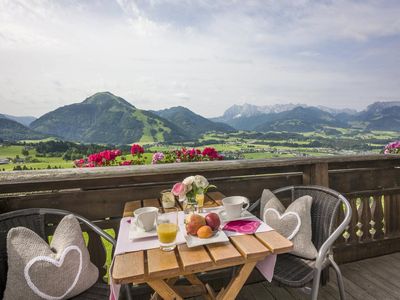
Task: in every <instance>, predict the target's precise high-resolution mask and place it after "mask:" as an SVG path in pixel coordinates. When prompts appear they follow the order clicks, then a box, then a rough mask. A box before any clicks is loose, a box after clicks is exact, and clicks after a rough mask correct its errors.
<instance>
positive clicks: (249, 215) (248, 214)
mask: <svg viewBox="0 0 400 300" xmlns="http://www.w3.org/2000/svg"><path fill="white" fill-rule="evenodd" d="M218 215H219V217H220V218H221V223H227V222H230V221H236V220H245V219H254V218H257V217H256V216H255V215H253V214H252V213H251V212H249V211H247V210H245V211H242V213H241V214H240V217H237V218H229V217H228V216H227V214H226V211H225V210H220V211H219V212H218Z"/></svg>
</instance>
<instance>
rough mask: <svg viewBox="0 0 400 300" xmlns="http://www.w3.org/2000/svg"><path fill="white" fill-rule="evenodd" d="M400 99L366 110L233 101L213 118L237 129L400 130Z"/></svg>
mask: <svg viewBox="0 0 400 300" xmlns="http://www.w3.org/2000/svg"><path fill="white" fill-rule="evenodd" d="M399 112H400V101H392V102H375V103H373V104H371V105H369V106H368V107H367V108H366V109H365V110H363V111H360V112H357V111H355V110H351V109H333V108H329V107H324V106H317V107H313V106H308V105H303V104H278V105H276V106H255V105H251V104H244V105H233V106H232V107H230V108H229V109H227V110H226V111H225V113H224V114H223V115H222V116H221V117H217V118H212V120H213V121H216V122H224V123H226V124H228V125H230V126H232V127H233V128H235V129H237V130H254V131H289V132H306V131H313V130H318V129H321V128H322V127H324V126H333V127H342V128H358V129H365V130H393V131H400V114H399Z"/></svg>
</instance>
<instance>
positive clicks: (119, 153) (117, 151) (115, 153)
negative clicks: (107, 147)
mask: <svg viewBox="0 0 400 300" xmlns="http://www.w3.org/2000/svg"><path fill="white" fill-rule="evenodd" d="M112 151H113V152H114V155H115V156H120V155H121V154H122V151H121V150H120V149H115V150H112Z"/></svg>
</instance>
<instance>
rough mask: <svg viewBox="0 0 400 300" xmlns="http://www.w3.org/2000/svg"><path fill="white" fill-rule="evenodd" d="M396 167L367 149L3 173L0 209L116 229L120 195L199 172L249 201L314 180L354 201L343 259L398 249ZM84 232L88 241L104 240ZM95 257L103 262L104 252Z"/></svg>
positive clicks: (398, 160) (152, 190) (153, 194)
mask: <svg viewBox="0 0 400 300" xmlns="http://www.w3.org/2000/svg"><path fill="white" fill-rule="evenodd" d="M399 167H400V156H394V155H365V156H337V157H319V158H285V159H266V160H236V161H218V162H198V163H182V164H167V165H148V166H124V167H112V168H92V169H63V170H43V171H21V172H1V173H0V212H7V211H12V210H16V209H22V208H31V207H53V208H59V209H65V210H69V211H72V212H74V213H77V214H81V215H83V216H85V217H87V218H89V219H90V220H92V221H95V222H96V223H97V225H99V226H100V227H102V228H104V229H109V228H112V229H114V230H115V231H116V232H118V231H117V229H118V226H119V219H120V218H121V214H122V211H123V206H124V203H125V202H127V201H132V200H138V199H151V198H157V197H158V196H159V192H160V191H161V190H163V189H166V188H170V187H171V186H172V184H173V183H175V182H177V181H179V180H182V179H183V178H184V177H186V176H188V175H193V174H202V175H204V176H206V177H207V178H208V179H209V180H210V182H212V183H213V184H215V185H217V186H218V189H219V190H220V191H221V192H223V193H224V194H225V195H244V196H247V197H249V199H250V200H251V201H255V200H256V199H258V198H259V197H260V195H261V193H262V190H263V189H264V188H268V189H271V190H272V189H276V188H279V187H283V186H287V185H301V184H317V185H323V186H329V187H330V188H332V189H334V190H337V191H339V192H341V193H343V194H344V195H345V196H346V197H347V198H348V199H349V200H350V202H351V205H352V207H353V216H352V222H351V224H350V226H349V227H348V229H347V230H346V232H344V234H343V238H341V239H340V240H339V241H338V242H337V244H336V247H335V256H336V259H337V261H338V262H342V263H343V262H349V261H355V260H359V259H364V258H367V257H371V256H378V255H383V254H387V253H391V252H395V251H399V250H400V219H399V217H400V168H399ZM342 216H343V212H342V213H341V214H340V216H339V218H338V219H339V220H340V218H341V217H342ZM339 220H338V221H339ZM51 225H54V223H52V224H49V233H51V231H52V228H54V226H51ZM89 237H90V238H89V246H90V247H93V248H96V247H101V246H102V244H101V241H100V239H98V238H97V237H96V236H95V235H91V234H90V233H89ZM94 259H95V260H97V261H96V264H97V265H102V264H104V259H105V258H104V257H99V258H97V259H96V258H94Z"/></svg>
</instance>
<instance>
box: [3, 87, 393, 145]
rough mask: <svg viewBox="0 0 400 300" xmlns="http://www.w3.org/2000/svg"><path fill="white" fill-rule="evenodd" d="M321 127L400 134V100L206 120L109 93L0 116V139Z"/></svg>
mask: <svg viewBox="0 0 400 300" xmlns="http://www.w3.org/2000/svg"><path fill="white" fill-rule="evenodd" d="M326 126H329V127H341V128H358V129H362V130H393V131H400V101H399V102H397V101H392V102H375V103H373V104H371V105H369V106H368V107H367V108H366V109H365V110H363V111H361V112H357V111H354V110H350V109H340V110H337V109H332V108H328V107H323V106H318V107H313V106H307V105H303V104H278V105H269V106H256V105H251V104H244V105H233V106H232V107H230V108H228V109H227V110H226V111H225V113H224V114H223V115H222V116H221V117H218V118H212V119H207V118H204V117H202V116H200V115H198V114H196V113H194V112H193V111H191V110H189V109H188V108H185V107H183V106H177V107H172V108H168V109H163V110H159V111H147V110H142V109H139V108H137V107H135V106H134V105H132V104H131V103H129V102H127V101H126V100H124V99H123V98H121V97H117V96H115V95H113V94H112V93H110V92H100V93H96V94H94V95H92V96H90V97H88V98H87V99H85V100H84V101H83V102H81V103H74V104H71V105H66V106H63V107H60V108H57V109H56V110H54V111H51V112H48V113H46V114H44V115H43V116H41V117H40V118H38V119H35V118H34V117H13V116H10V115H5V114H0V139H3V140H25V139H41V138H44V137H49V136H53V137H57V138H60V139H64V140H70V141H78V142H85V143H112V144H130V143H133V142H141V143H146V142H181V141H190V140H197V139H198V138H199V137H201V136H202V135H203V134H204V133H206V132H209V131H217V132H232V131H236V130H252V131H260V132H267V131H287V132H308V131H314V130H319V129H322V128H324V127H326Z"/></svg>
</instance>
